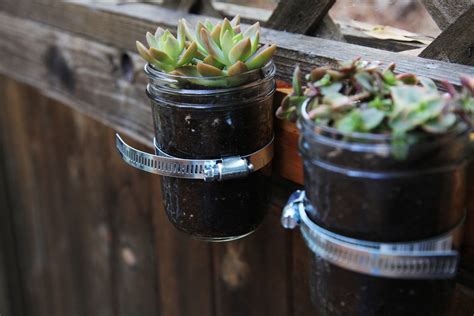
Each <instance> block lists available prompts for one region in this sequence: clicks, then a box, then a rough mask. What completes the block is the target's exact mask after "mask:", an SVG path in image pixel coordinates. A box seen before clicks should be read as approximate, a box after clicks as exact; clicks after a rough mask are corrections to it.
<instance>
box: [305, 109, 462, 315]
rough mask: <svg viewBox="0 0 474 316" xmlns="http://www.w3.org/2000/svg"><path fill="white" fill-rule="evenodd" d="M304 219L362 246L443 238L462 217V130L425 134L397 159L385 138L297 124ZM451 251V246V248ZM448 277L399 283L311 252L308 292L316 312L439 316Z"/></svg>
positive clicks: (447, 296)
mask: <svg viewBox="0 0 474 316" xmlns="http://www.w3.org/2000/svg"><path fill="white" fill-rule="evenodd" d="M298 125H299V128H300V131H301V138H300V145H299V149H300V152H301V155H302V157H303V161H304V180H305V192H306V193H305V194H306V200H307V203H306V205H305V209H306V214H307V216H308V218H309V219H310V220H311V221H312V222H314V223H315V224H317V225H318V226H320V227H322V228H324V229H326V230H328V231H330V232H331V233H334V234H338V235H340V236H344V238H352V239H357V240H363V241H370V242H380V243H400V242H401V243H403V242H416V241H420V240H426V239H430V238H434V237H436V236H439V235H442V234H447V233H448V232H450V231H452V230H454V229H455V228H456V227H459V226H460V225H462V222H463V219H464V216H465V207H466V205H465V193H466V165H467V160H468V158H469V156H471V153H470V151H469V128H468V127H467V125H465V124H463V123H460V124H458V126H457V127H456V128H455V129H454V130H453V131H452V132H450V133H448V134H445V135H426V136H425V137H424V138H422V139H420V140H419V141H418V142H417V143H415V144H413V145H411V146H410V147H409V149H408V154H407V156H406V158H405V159H396V158H394V157H393V154H392V151H393V145H392V138H391V136H390V135H382V134H369V133H367V134H366V133H352V134H350V135H344V134H342V133H341V132H339V131H337V130H336V129H334V128H331V127H327V126H323V125H321V124H317V123H315V122H314V121H312V120H310V119H309V116H308V113H307V111H306V108H303V109H302V118H301V119H300V120H299V122H298ZM457 246H459V245H457ZM454 285H455V281H454V279H452V278H451V279H432V280H430V279H416V278H413V279H400V278H388V277H380V276H374V275H368V274H364V273H359V272H355V271H350V270H348V269H345V268H342V267H340V266H338V265H336V264H334V263H331V262H329V261H327V260H325V259H324V258H321V257H320V256H319V255H318V254H316V253H315V255H314V257H313V262H312V272H311V295H312V299H313V301H314V303H315V306H316V307H317V309H318V311H319V314H318V315H402V314H414V315H415V314H416V315H444V314H446V313H447V311H448V309H449V305H450V300H451V297H452V293H453V288H454Z"/></svg>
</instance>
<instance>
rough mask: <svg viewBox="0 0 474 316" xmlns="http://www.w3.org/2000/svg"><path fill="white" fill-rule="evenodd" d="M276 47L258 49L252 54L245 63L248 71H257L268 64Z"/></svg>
mask: <svg viewBox="0 0 474 316" xmlns="http://www.w3.org/2000/svg"><path fill="white" fill-rule="evenodd" d="M275 50H276V45H275V44H273V45H271V46H269V47H262V48H261V49H259V50H258V51H257V52H255V54H253V55H252V56H251V57H250V58H249V59H247V60H246V61H245V64H246V65H247V68H248V69H249V70H252V69H258V68H261V67H263V66H264V65H265V64H266V63H268V62H269V61H270V60H271V59H272V56H273V54H274V53H275Z"/></svg>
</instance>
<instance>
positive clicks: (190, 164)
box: [115, 134, 273, 181]
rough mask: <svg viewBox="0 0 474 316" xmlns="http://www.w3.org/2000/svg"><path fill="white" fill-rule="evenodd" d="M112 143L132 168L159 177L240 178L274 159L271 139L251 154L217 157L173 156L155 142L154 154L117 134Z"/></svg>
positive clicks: (209, 179)
mask: <svg viewBox="0 0 474 316" xmlns="http://www.w3.org/2000/svg"><path fill="white" fill-rule="evenodd" d="M115 142H116V147H117V149H118V151H119V153H120V155H121V156H122V159H123V160H124V161H125V162H127V163H128V164H129V165H131V166H132V167H135V168H137V169H140V170H143V171H146V172H150V173H154V174H158V175H161V176H166V177H174V178H183V179H202V180H204V181H214V180H219V181H222V180H227V179H234V178H241V177H245V176H247V175H248V174H250V173H251V172H254V171H257V170H259V169H261V168H263V167H264V166H266V165H267V164H268V163H270V162H271V160H272V159H273V139H272V140H271V141H270V142H269V143H268V144H267V145H265V147H263V148H262V149H260V150H258V151H256V152H254V153H252V154H250V155H246V156H232V157H222V158H220V159H181V158H177V157H173V156H170V155H168V154H166V153H164V152H163V151H161V150H160V149H159V148H158V147H157V146H156V142H155V148H156V149H157V151H156V153H157V154H156V155H153V154H150V153H147V152H143V151H140V150H138V149H135V148H133V147H131V146H129V145H128V144H126V143H125V142H124V141H123V139H122V138H121V137H120V135H119V134H116V135H115Z"/></svg>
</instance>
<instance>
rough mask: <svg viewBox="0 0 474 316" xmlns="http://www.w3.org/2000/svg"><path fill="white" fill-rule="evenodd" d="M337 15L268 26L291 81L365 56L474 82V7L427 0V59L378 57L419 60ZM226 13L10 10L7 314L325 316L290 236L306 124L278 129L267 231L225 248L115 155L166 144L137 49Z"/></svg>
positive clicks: (1, 233) (13, 2) (0, 183)
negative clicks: (157, 140)
mask: <svg viewBox="0 0 474 316" xmlns="http://www.w3.org/2000/svg"><path fill="white" fill-rule="evenodd" d="M334 2H335V1H334V0H332V1H329V0H328V1H282V2H281V3H280V4H279V6H278V7H277V9H276V10H275V11H274V12H273V13H272V14H268V16H269V19H268V21H266V23H265V25H266V28H265V29H264V32H263V33H264V34H265V37H264V38H263V39H262V40H263V41H265V42H267V41H271V42H276V43H278V46H279V49H278V52H277V55H276V57H275V62H276V64H277V67H278V73H277V76H278V79H279V80H283V81H289V78H290V76H291V73H292V70H293V68H294V65H295V64H296V63H299V64H300V65H301V66H302V68H303V69H304V70H307V69H309V68H311V67H313V66H314V65H321V64H333V63H335V62H336V61H338V60H345V59H351V58H354V57H356V56H361V57H363V58H365V59H370V60H380V61H382V62H386V63H388V62H391V61H396V62H397V64H398V70H399V71H410V72H414V73H416V74H419V75H423V76H427V77H430V78H432V79H434V80H435V81H436V82H439V81H441V80H448V81H449V82H452V83H454V84H458V83H459V82H458V77H459V74H461V73H466V74H471V75H474V67H473V66H474V56H473V51H472V50H473V47H474V43H473V40H474V36H473V33H474V32H473V31H472V22H473V21H474V6H473V2H474V1H471V0H465V1H463V0H455V1H440V0H423V3H424V4H425V6H426V8H427V9H428V11H429V13H430V14H431V15H432V16H433V19H434V20H435V21H436V23H437V24H438V25H439V26H440V28H441V29H442V30H443V32H442V33H441V35H440V36H439V37H438V38H436V39H435V40H433V41H432V42H431V43H430V44H429V45H427V46H426V47H421V48H423V51H422V52H421V54H420V57H417V56H412V55H409V54H401V53H397V52H393V51H386V50H381V49H378V48H377V47H381V48H390V49H393V50H396V51H398V50H400V49H405V48H406V49H409V48H413V47H411V46H410V45H407V44H406V43H397V41H393V40H392V41H388V43H389V44H387V41H380V40H378V39H371V38H369V37H367V35H366V34H359V33H357V32H354V31H353V30H347V29H344V30H343V29H339V28H338V27H337V24H336V23H335V22H334V21H332V20H331V19H330V18H329V16H328V15H327V12H328V10H329V9H330V7H331V6H332V5H333V4H334ZM234 9H235V8H234ZM222 10H223V9H222V8H221V9H219V10H218V9H216V8H215V7H213V6H212V4H211V2H210V1H205V0H201V1H191V0H182V1H167V0H164V1H163V3H162V5H161V6H157V5H152V4H143V3H134V4H121V5H114V4H100V3H94V4H91V2H89V1H82V0H79V1H74V2H73V3H66V2H60V1H53V0H2V1H1V2H0V74H1V75H0V100H1V101H2V102H1V104H0V108H1V111H0V157H1V159H0V210H1V212H0V238H1V239H0V246H1V251H0V314H1V315H2V316H5V315H15V316H16V315H20V316H21V315H34V316H43V315H48V316H56V315H58V316H59V315H61V316H62V315H67V316H70V315H71V316H75V315H104V316H107V315H124V316H125V315H126V316H128V315H165V316H173V315H186V316H189V315H192V316H194V315H224V316H227V315H310V314H311V311H312V306H311V303H310V302H309V289H308V273H309V267H308V262H309V261H308V256H309V251H308V250H307V249H306V246H305V245H304V243H303V241H302V239H301V237H300V235H299V233H292V232H287V231H284V230H283V229H282V228H280V225H279V215H280V214H279V213H280V210H281V207H282V205H283V204H284V202H285V199H286V198H287V196H288V195H289V193H290V192H291V191H292V190H293V189H294V188H295V187H297V186H298V185H299V184H301V183H302V174H301V165H300V161H299V158H298V154H297V152H296V146H295V144H296V137H297V133H296V129H295V127H294V126H292V125H290V124H286V123H281V122H280V123H279V125H278V127H277V131H276V133H277V141H276V145H277V157H276V168H275V172H274V173H275V177H274V180H273V182H274V183H273V191H274V195H273V201H272V209H271V211H270V214H269V216H268V217H267V219H266V220H265V223H264V224H263V226H262V227H261V229H260V230H259V231H258V232H257V233H256V234H254V235H252V236H251V237H249V238H246V239H244V240H241V241H237V242H232V243H226V244H206V243H202V242H197V241H194V240H191V239H189V238H187V237H186V236H183V235H181V234H180V233H178V232H176V231H175V229H174V228H173V227H172V226H171V224H169V223H168V221H167V219H166V215H165V214H164V210H163V207H162V205H161V194H160V189H159V179H158V177H154V176H152V175H147V174H145V173H142V172H139V171H137V170H134V169H133V168H129V167H128V166H127V165H125V164H124V163H123V162H122V161H121V160H120V158H119V156H118V155H117V153H116V151H115V148H114V142H113V135H114V132H113V131H114V130H117V131H120V132H121V133H123V134H124V135H127V136H128V137H129V138H131V139H134V140H135V141H136V144H135V145H137V146H143V147H144V148H146V147H149V146H150V145H151V139H152V137H153V135H152V134H153V124H152V119H151V110H150V108H149V105H148V101H147V99H146V96H145V94H144V87H145V81H146V78H145V76H144V75H143V73H142V67H143V63H142V61H141V60H140V59H139V58H138V57H137V55H136V54H135V53H134V43H135V40H136V39H140V38H142V37H143V34H145V32H146V31H150V30H153V29H155V28H156V26H162V27H167V28H171V29H174V28H175V27H176V21H177V20H178V18H181V17H185V18H186V19H188V20H189V21H190V22H191V23H194V22H195V21H196V20H198V19H202V18H203V17H202V14H207V15H212V16H218V15H220V14H222ZM190 12H192V13H190ZM225 13H229V14H230V13H231V12H225ZM197 14H201V16H200V15H197ZM246 18H247V21H249V22H251V20H252V16H248V17H246ZM289 22H291V23H289ZM296 33H300V34H296ZM313 35H316V36H318V37H315V36H313ZM323 37H324V38H323ZM328 38H331V39H328ZM334 39H336V40H334ZM354 43H368V45H370V46H371V47H367V46H360V45H356V44H354ZM416 48H420V47H419V45H418V46H417V47H416ZM473 187H474V186H473ZM471 204H473V203H471ZM472 226H474V220H473V219H471V220H470V221H468V227H472ZM471 235H472V234H471ZM471 235H469V237H471ZM470 239H474V238H468V239H467V240H468V241H469V240H470ZM467 245H468V247H466V250H465V254H464V257H463V262H464V264H463V270H462V273H461V276H460V282H461V283H462V285H461V284H460V285H459V286H458V291H457V298H456V299H457V300H458V304H457V305H456V308H457V309H456V311H453V315H472V313H473V312H474V293H473V291H472V290H471V289H472V288H473V286H474V277H472V275H471V273H474V264H473V263H474V260H473V259H472V258H474V255H473V254H474V251H473V250H472V249H471V246H472V248H473V249H474V242H470V243H468V244H467ZM471 271H472V272H471Z"/></svg>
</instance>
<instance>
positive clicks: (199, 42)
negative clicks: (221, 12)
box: [195, 21, 207, 54]
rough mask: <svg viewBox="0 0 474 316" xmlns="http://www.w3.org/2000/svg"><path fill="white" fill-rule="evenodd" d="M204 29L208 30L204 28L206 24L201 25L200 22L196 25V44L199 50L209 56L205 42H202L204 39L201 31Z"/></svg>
mask: <svg viewBox="0 0 474 316" xmlns="http://www.w3.org/2000/svg"><path fill="white" fill-rule="evenodd" d="M203 29H206V27H205V26H204V24H202V23H201V21H198V22H197V24H196V30H195V32H196V34H195V39H196V43H197V45H198V48H199V50H200V51H201V52H203V53H205V54H207V50H206V47H205V46H204V42H203V41H202V38H201V30H203Z"/></svg>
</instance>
